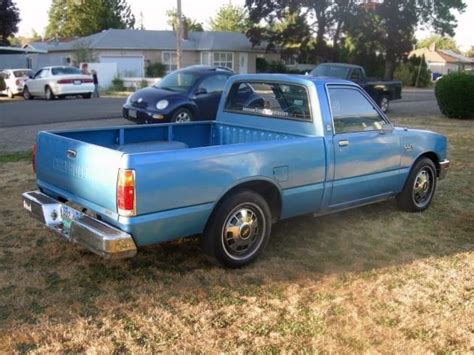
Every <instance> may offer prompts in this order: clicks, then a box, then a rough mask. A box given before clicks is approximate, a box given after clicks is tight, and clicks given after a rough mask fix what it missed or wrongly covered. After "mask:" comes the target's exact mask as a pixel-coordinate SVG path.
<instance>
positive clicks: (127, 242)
mask: <svg viewBox="0 0 474 355" xmlns="http://www.w3.org/2000/svg"><path fill="white" fill-rule="evenodd" d="M22 196H23V207H24V208H25V209H26V210H27V211H29V212H30V213H31V214H32V216H33V217H35V218H36V219H37V220H39V221H40V222H42V223H43V224H44V225H45V226H46V227H48V228H49V229H51V230H52V231H54V232H56V233H59V234H60V235H61V236H63V237H64V238H66V239H67V240H69V241H70V242H74V243H78V244H80V245H82V246H84V247H85V248H87V249H89V250H90V251H92V252H94V253H96V254H98V255H100V256H102V257H105V258H113V259H121V258H131V257H133V256H135V254H136V253H137V247H136V245H135V242H134V241H133V238H132V236H131V235H130V234H128V233H126V232H123V231H121V230H120V229H117V228H115V227H113V226H111V225H109V224H106V223H104V222H102V221H99V220H97V219H95V218H92V217H90V216H88V215H86V214H84V213H82V212H79V211H77V210H75V209H73V208H71V207H69V206H67V205H65V204H63V203H61V202H59V201H56V200H54V199H52V198H51V197H49V196H47V195H45V194H43V193H41V192H39V191H30V192H25V193H24V194H23V195H22Z"/></svg>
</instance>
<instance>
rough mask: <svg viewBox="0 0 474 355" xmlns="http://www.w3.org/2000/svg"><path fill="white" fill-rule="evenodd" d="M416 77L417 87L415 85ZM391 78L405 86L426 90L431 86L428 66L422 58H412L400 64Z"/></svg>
mask: <svg viewBox="0 0 474 355" xmlns="http://www.w3.org/2000/svg"><path fill="white" fill-rule="evenodd" d="M420 62H421V67H420ZM418 72H419V74H418ZM417 77H418V85H417V83H416V79H417ZM393 78H394V79H395V80H400V81H402V83H403V85H405V86H416V87H419V88H426V87H428V86H430V85H431V72H430V70H429V69H428V65H427V64H426V61H425V57H424V56H421V57H417V56H412V57H410V58H409V59H407V60H405V61H403V62H402V63H400V65H399V66H398V67H397V69H396V70H395V73H394V75H393Z"/></svg>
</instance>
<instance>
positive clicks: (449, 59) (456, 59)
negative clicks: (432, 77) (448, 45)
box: [409, 48, 474, 64]
mask: <svg viewBox="0 0 474 355" xmlns="http://www.w3.org/2000/svg"><path fill="white" fill-rule="evenodd" d="M413 55H416V56H421V55H424V56H425V59H426V61H427V62H431V63H456V64H459V63H461V64H474V60H473V59H471V58H467V57H465V56H463V55H460V54H457V53H455V52H453V51H451V50H449V49H436V50H432V49H429V48H419V49H416V50H414V51H412V52H411V53H410V55H409V56H410V57H411V56H413Z"/></svg>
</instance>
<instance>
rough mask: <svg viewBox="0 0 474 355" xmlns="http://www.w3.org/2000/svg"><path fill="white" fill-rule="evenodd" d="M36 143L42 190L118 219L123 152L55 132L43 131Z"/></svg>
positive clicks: (37, 168)
mask: <svg viewBox="0 0 474 355" xmlns="http://www.w3.org/2000/svg"><path fill="white" fill-rule="evenodd" d="M36 143H37V151H36V175H37V183H38V186H39V187H40V188H42V189H43V190H44V191H45V192H47V193H49V194H50V195H53V197H62V198H64V199H67V200H71V201H72V202H75V203H77V204H80V205H81V206H83V207H86V208H89V209H92V210H94V211H96V212H98V213H105V214H107V215H108V216H109V217H115V216H116V211H117V209H116V203H117V202H116V186H117V174H118V169H119V167H120V161H121V157H122V155H123V152H120V151H116V150H113V149H109V148H105V147H101V146H98V145H94V144H90V143H86V142H81V141H78V140H75V139H71V138H68V137H65V136H62V135H61V134H60V133H52V132H40V133H39V134H38V137H37V142H36Z"/></svg>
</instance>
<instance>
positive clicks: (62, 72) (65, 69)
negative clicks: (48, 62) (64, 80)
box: [51, 67, 82, 75]
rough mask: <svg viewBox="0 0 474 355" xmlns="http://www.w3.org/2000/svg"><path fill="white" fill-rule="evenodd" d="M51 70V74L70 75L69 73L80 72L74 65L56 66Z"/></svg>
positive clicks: (75, 73)
mask: <svg viewBox="0 0 474 355" xmlns="http://www.w3.org/2000/svg"><path fill="white" fill-rule="evenodd" d="M51 72H52V73H53V75H70V74H74V75H77V74H79V75H80V74H82V73H81V71H80V70H79V69H77V68H74V67H57V68H52V69H51Z"/></svg>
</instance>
